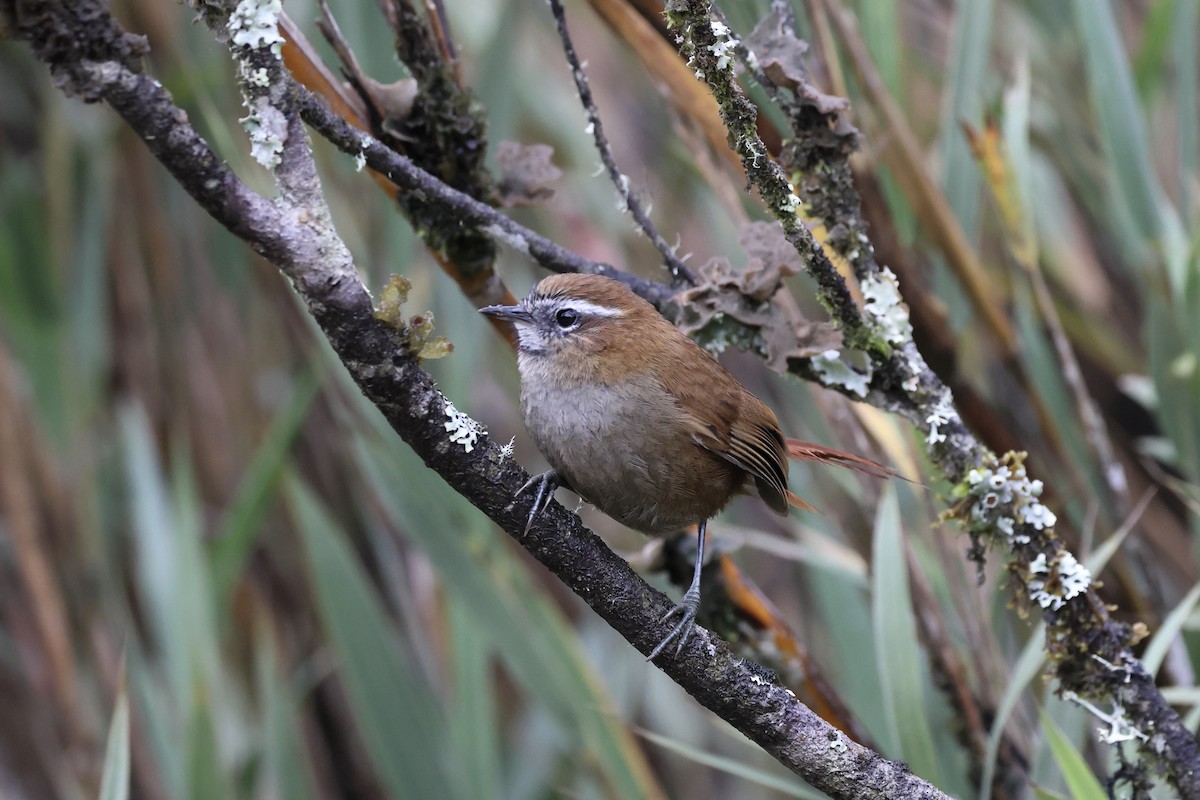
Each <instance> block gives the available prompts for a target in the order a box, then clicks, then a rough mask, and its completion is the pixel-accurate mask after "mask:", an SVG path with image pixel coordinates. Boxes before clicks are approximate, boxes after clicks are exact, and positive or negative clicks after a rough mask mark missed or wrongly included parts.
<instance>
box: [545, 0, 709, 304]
mask: <svg viewBox="0 0 1200 800" xmlns="http://www.w3.org/2000/svg"><path fill="white" fill-rule="evenodd" d="M550 12H551V13H552V14H554V22H555V24H556V25H557V26H558V37H559V39H561V40H562V48H563V53H565V54H566V56H567V63H568V64H570V65H571V77H572V78H574V79H575V89H576V90H577V91H578V92H579V102H580V103H582V104H583V111H584V113H585V114H587V118H588V130H589V131H590V132H591V134H592V138H593V139H594V140H595V142H596V152H598V153H599V154H600V161H601V162H603V164H604V169H605V171H606V172H607V173H608V177H609V179H610V180H612V182H613V186H615V187H616V189H617V193H618V194H620V195H621V202H622V203H624V205H625V208H626V209H628V210H629V213H630V214H631V215H632V216H633V219H634V221H635V222H636V223H637V224H638V227H639V228H640V229H641V231H642V233H644V234H645V235H646V238H648V239H649V240H650V241H651V242H653V244H654V246H655V247H656V248H657V249H658V252H659V253H660V254H662V257H663V263H664V264H666V267H667V270H668V271H669V272H670V273H671V280H672V282H673V283H674V284H675V286H676V287H680V286H684V285H686V286H695V285H696V276H695V275H693V274H692V271H691V270H690V269H688V267H687V265H685V264H684V263H683V262H682V261H681V260H680V259H679V256H677V255H675V248H673V247H672V246H671V245H669V244H667V241H666V240H665V239H663V237H662V236H661V235H660V234H659V232H658V229H657V228H655V227H654V223H653V222H651V221H650V216H649V214H647V213H646V210H645V209H644V208H642V203H641V201H640V200H638V198H637V195H636V194H635V193H634V191H633V188H632V186H631V185H630V182H629V177H628V176H627V175H623V174H622V173H621V170H620V169H618V168H617V162H616V159H614V158H613V154H612V148H611V147H610V146H609V144H608V137H607V136H605V135H604V125H603V124H602V123H601V122H600V110H599V109H598V108H596V100H595V98H593V97H592V88H591V86H590V85H589V83H588V79H587V73H585V72H584V71H583V64H582V63H580V61H579V56H578V55H577V54H576V53H575V45H574V44H572V43H571V34H570V32H569V31H568V30H567V14H566V11H564V10H563V6H562V0H550Z"/></svg>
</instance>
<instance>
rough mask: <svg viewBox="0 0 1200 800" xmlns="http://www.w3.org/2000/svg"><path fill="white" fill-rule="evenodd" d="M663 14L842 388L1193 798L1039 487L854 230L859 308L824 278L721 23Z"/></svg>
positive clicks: (1198, 790)
mask: <svg viewBox="0 0 1200 800" xmlns="http://www.w3.org/2000/svg"><path fill="white" fill-rule="evenodd" d="M667 15H668V19H669V21H670V22H671V24H672V25H673V26H674V27H675V28H677V29H678V30H679V31H681V32H682V34H683V35H682V37H681V40H680V41H681V44H680V54H681V55H682V56H683V57H684V58H686V59H688V62H689V64H691V65H692V66H693V67H694V68H695V69H696V74H697V76H698V77H700V78H702V79H703V80H704V81H705V82H706V83H707V84H708V86H709V88H710V89H711V90H712V92H713V95H714V96H715V97H716V99H717V102H718V104H719V106H720V109H721V116H722V119H724V120H725V124H726V126H727V128H728V129H729V141H730V144H731V146H732V147H733V148H734V149H735V150H736V151H737V152H738V154H739V155H740V157H741V159H742V163H743V164H744V165H745V166H746V171H747V176H748V178H749V180H750V183H751V185H752V186H753V187H754V188H755V189H757V190H758V191H759V193H760V194H761V195H762V196H763V198H764V200H765V201H766V204H767V207H768V208H769V209H770V210H771V212H772V213H773V214H774V215H775V216H776V218H777V219H778V220H779V222H780V224H781V225H782V227H783V229H784V231H785V232H787V234H788V239H789V241H792V242H793V244H794V245H795V246H796V249H797V252H799V254H800V255H801V257H803V258H804V259H805V260H806V262H807V266H808V269H809V271H810V273H811V274H812V275H813V277H814V278H816V280H817V282H818V284H819V286H820V287H821V292H822V296H823V299H824V301H825V305H826V307H827V308H828V309H829V311H830V313H831V314H832V315H833V316H834V318H835V320H836V321H838V322H839V323H841V324H842V326H843V327H844V328H845V330H846V332H847V337H846V343H847V345H848V346H850V347H852V348H854V349H857V350H859V351H861V352H863V353H865V354H866V356H867V357H868V358H869V359H870V380H869V384H865V385H863V384H859V383H852V384H850V385H851V386H858V385H862V387H863V388H862V391H861V392H859V393H860V394H861V396H862V397H863V398H864V399H866V400H867V401H868V402H871V403H872V404H874V405H877V406H879V407H881V408H885V409H890V410H893V411H896V412H898V413H902V414H904V415H905V416H907V417H909V418H910V419H912V420H913V421H914V422H915V423H917V425H918V426H919V427H920V428H921V429H922V430H923V431H924V432H925V441H926V445H927V448H928V451H929V455H930V457H931V459H932V461H933V462H934V463H935V464H936V465H937V466H938V467H939V468H940V470H941V471H942V473H943V474H944V475H945V477H946V478H947V479H948V480H949V481H950V483H951V484H953V485H954V486H955V487H956V489H955V492H956V498H955V500H956V502H955V504H954V505H953V506H952V507H951V508H950V509H949V510H948V511H947V512H946V514H945V516H946V517H947V518H954V519H957V520H959V521H961V523H962V524H963V526H964V527H965V529H966V530H967V531H968V533H969V534H970V535H971V536H972V540H973V541H974V542H975V544H976V553H977V555H978V557H980V558H981V557H982V552H983V545H984V544H985V543H996V544H1000V545H1002V546H1004V547H1006V548H1007V550H1008V555H1009V558H1010V561H1009V565H1008V566H1009V573H1010V576H1011V577H1012V579H1013V580H1012V586H1013V587H1014V588H1015V590H1016V591H1017V593H1018V596H1019V598H1020V602H1021V603H1022V606H1023V607H1031V606H1032V607H1034V608H1037V609H1038V610H1039V611H1041V613H1042V615H1043V617H1044V619H1045V621H1046V624H1047V634H1046V636H1047V639H1046V642H1047V650H1048V652H1049V653H1050V655H1051V661H1052V664H1053V669H1054V674H1055V676H1056V677H1057V678H1058V679H1059V684H1060V688H1061V690H1063V691H1065V692H1072V693H1075V695H1076V696H1078V697H1081V698H1083V699H1086V700H1088V701H1090V702H1092V703H1096V704H1110V705H1111V706H1112V709H1113V711H1112V715H1115V716H1118V717H1120V718H1121V719H1123V720H1125V721H1126V722H1127V723H1128V725H1129V727H1130V728H1131V729H1134V730H1137V731H1138V732H1139V733H1141V734H1143V736H1142V737H1133V738H1134V739H1135V740H1136V741H1137V744H1138V747H1139V749H1140V753H1141V757H1142V759H1143V760H1144V762H1145V763H1146V764H1147V765H1150V766H1153V767H1157V768H1161V769H1162V770H1163V771H1164V772H1165V774H1166V776H1167V778H1168V780H1169V781H1170V782H1171V783H1172V785H1173V786H1174V787H1175V789H1176V790H1177V791H1178V793H1179V794H1180V796H1181V797H1187V798H1200V747H1198V746H1197V742H1196V739H1195V738H1194V737H1193V736H1192V735H1191V732H1190V731H1188V730H1187V729H1186V728H1185V727H1184V726H1183V725H1182V723H1181V721H1180V719H1179V717H1178V715H1177V714H1176V713H1175V711H1174V710H1173V709H1171V707H1170V706H1169V705H1167V703H1166V701H1165V700H1164V698H1163V696H1162V694H1161V693H1160V692H1159V691H1158V689H1157V687H1156V686H1155V684H1154V679H1153V676H1151V675H1150V674H1149V673H1147V672H1146V670H1145V668H1144V667H1143V666H1142V664H1141V662H1140V661H1138V660H1137V658H1136V657H1135V656H1134V655H1133V652H1132V649H1131V645H1132V632H1131V630H1130V628H1129V626H1127V625H1124V624H1121V623H1118V622H1117V621H1115V620H1114V619H1113V618H1112V616H1111V615H1110V613H1109V611H1108V608H1107V607H1106V606H1105V604H1104V603H1103V601H1102V600H1101V599H1100V598H1099V596H1098V595H1097V594H1096V593H1095V591H1094V589H1093V588H1092V587H1091V576H1090V575H1089V574H1088V571H1087V570H1086V569H1084V568H1083V566H1082V565H1081V564H1079V562H1078V561H1077V560H1076V559H1075V557H1074V556H1073V555H1072V554H1071V553H1070V552H1069V551H1068V550H1067V549H1066V548H1065V547H1064V546H1063V544H1062V542H1061V541H1060V540H1059V539H1058V538H1057V536H1056V535H1055V533H1054V529H1053V526H1054V524H1055V517H1054V514H1053V513H1052V512H1051V511H1050V510H1049V509H1048V508H1047V507H1046V506H1044V505H1043V504H1042V503H1041V502H1039V500H1038V496H1039V495H1040V493H1041V482H1040V481H1037V480H1034V479H1032V478H1030V477H1029V476H1028V475H1027V474H1026V471H1025V468H1024V465H1023V455H1022V454H1013V453H1010V454H1008V455H1006V456H1004V457H1003V458H997V457H996V456H995V455H994V454H992V453H990V452H988V451H987V449H986V448H984V447H983V446H982V445H981V444H980V443H979V442H978V440H977V439H976V438H975V437H974V435H972V434H971V433H970V431H968V430H967V429H966V428H965V426H964V425H963V424H962V421H961V419H960V417H959V415H958V412H957V410H956V409H955V407H954V403H953V398H952V396H951V394H950V392H949V390H948V389H947V388H946V387H945V385H944V384H943V383H942V382H941V380H940V379H939V378H938V377H937V376H936V375H935V374H934V373H933V372H932V371H931V370H930V369H929V368H928V366H927V365H926V364H925V362H924V359H923V358H922V357H921V355H920V353H919V352H918V351H917V349H916V346H915V344H913V342H912V331H911V326H909V325H908V322H907V312H906V311H905V309H904V306H903V304H902V302H901V297H900V294H899V287H898V286H897V285H896V281H895V279H894V276H892V275H891V274H890V273H889V272H888V271H887V270H886V269H882V268H880V267H878V266H877V265H875V264H874V261H873V259H872V258H870V256H869V253H870V243H869V241H867V240H866V238H865V236H861V237H856V238H858V239H859V241H858V242H857V243H856V246H857V247H858V249H859V251H860V252H859V255H860V257H858V258H856V259H852V263H854V266H855V272H856V275H857V276H858V277H859V279H860V283H861V285H862V288H863V295H864V298H865V300H866V303H865V308H862V309H860V308H858V306H857V305H854V306H853V308H847V306H846V305H845V303H843V302H841V301H840V300H839V298H840V297H841V292H840V291H839V290H838V288H837V280H840V278H837V280H835V278H834V276H835V275H836V272H835V271H834V270H833V266H832V264H831V263H830V261H829V259H828V257H827V256H826V254H825V253H824V252H823V251H822V250H821V247H820V245H819V244H818V243H817V242H816V240H815V239H814V238H813V237H812V235H811V233H809V232H808V231H807V229H806V228H805V227H804V225H803V224H802V223H800V222H799V221H798V217H797V215H796V213H795V211H796V206H797V205H798V204H799V202H800V201H799V198H798V197H797V196H796V195H794V194H791V195H790V198H789V193H790V192H791V191H792V189H791V187H790V184H789V183H788V181H787V180H786V178H785V177H784V174H783V171H782V169H780V167H779V166H778V165H776V164H775V163H774V162H773V161H772V160H771V159H769V158H766V157H765V155H764V153H765V149H764V145H763V143H762V140H761V139H760V138H759V137H758V134H757V131H756V129H755V127H754V121H755V119H756V113H755V111H756V110H755V109H754V107H753V105H752V104H751V103H750V101H749V100H748V99H747V98H746V96H745V94H744V93H743V92H742V90H741V88H740V87H739V86H738V85H737V82H736V80H735V77H734V74H733V66H732V59H731V58H730V55H729V54H730V53H731V52H732V51H733V50H734V47H735V41H734V38H733V37H732V36H731V32H730V31H729V29H728V27H727V26H726V25H725V24H724V23H723V22H721V21H720V20H719V19H717V18H716V17H714V16H713V15H712V13H711V7H710V4H709V2H707V0H671V2H669V3H668V5H667ZM800 121H801V122H803V120H800ZM794 122H796V120H794ZM805 132H806V130H805V128H804V126H803V125H797V131H796V134H797V137H796V138H797V140H800V141H801V142H803V141H804V140H805ZM787 150H788V145H785V152H787ZM818 155H819V157H817V158H808V159H806V160H800V161H797V162H796V164H795V166H796V167H797V168H798V169H799V168H801V167H804V165H805V163H807V164H808V165H809V168H810V169H811V168H817V167H826V168H827V167H828V165H829V164H830V163H831V162H834V161H836V159H831V158H829V156H828V155H827V154H825V155H820V154H818ZM833 188H834V189H835V190H836V191H838V192H840V193H841V195H840V198H838V199H839V202H840V204H841V205H842V207H843V208H846V207H849V208H852V209H853V210H854V213H855V214H857V208H858V203H857V197H856V196H853V195H852V194H850V195H847V193H853V188H852V186H850V185H849V184H846V183H836V184H834V186H833ZM791 198H794V200H793V199H791ZM847 198H849V200H848V199H847ZM850 200H852V201H853V202H850ZM829 208H830V209H834V210H835V211H836V206H834V205H830V206H829ZM825 213H828V212H825ZM851 221H852V220H851ZM829 222H833V223H834V224H837V223H838V222H840V220H829V221H827V224H829ZM889 346H890V347H889ZM835 366H836V365H835V364H834V363H833V360H832V359H831V360H830V362H829V363H826V364H822V363H821V361H820V359H807V360H800V359H797V360H796V363H795V365H794V367H793V369H794V371H797V372H800V373H807V374H815V375H816V376H817V377H818V378H821V379H823V382H825V383H828V382H830V378H831V377H832V378H833V379H835V380H836V378H837V377H838V374H833V375H832V376H831V374H830V372H829V370H830V369H832V368H834V367H835ZM843 369H844V368H843ZM860 378H861V375H859V374H851V375H849V376H847V380H851V379H853V380H855V381H857V380H858V379H860Z"/></svg>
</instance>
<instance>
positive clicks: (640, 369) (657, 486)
mask: <svg viewBox="0 0 1200 800" xmlns="http://www.w3.org/2000/svg"><path fill="white" fill-rule="evenodd" d="M480 311H481V312H483V313H484V314H487V315H489V316H492V317H497V318H499V319H505V320H509V321H510V322H512V323H513V324H514V325H515V326H516V330H517V336H518V347H517V351H518V354H517V363H518V367H519V368H520V371H521V410H522V413H523V415H524V418H525V427H526V428H527V429H528V430H529V433H530V435H532V436H533V439H534V442H535V443H536V444H537V447H538V449H539V450H540V451H541V452H542V455H544V456H545V457H546V460H547V461H549V462H550V466H551V469H550V470H548V471H547V472H544V473H542V474H540V475H535V476H534V477H533V478H531V479H530V480H529V482H527V483H526V484H525V485H524V486H523V487H521V489H520V491H519V492H518V494H522V493H524V492H526V491H528V490H529V489H531V488H532V487H534V486H537V495H536V497H535V499H534V504H533V510H532V511H530V514H529V521H528V523H527V525H526V530H528V527H529V525H531V524H532V523H533V521H534V519H536V517H537V515H538V514H539V513H541V511H542V510H543V509H544V508H545V507H546V505H547V504H548V503H549V502H550V500H551V498H552V497H553V495H554V490H555V489H556V488H557V487H559V486H563V487H566V488H569V489H571V490H572V491H574V492H575V493H576V494H578V495H580V496H581V497H583V498H584V499H585V500H586V501H587V502H589V503H591V504H592V505H594V506H595V507H596V508H598V509H600V510H601V511H603V512H604V513H605V514H607V515H609V516H610V517H612V518H613V519H615V520H617V521H618V522H621V523H622V524H624V525H627V526H629V527H630V528H633V529H634V530H638V531H641V532H643V533H646V534H649V535H652V536H669V535H672V534H675V533H678V532H680V531H682V530H684V529H686V528H687V527H689V526H691V525H698V526H699V539H698V544H697V547H696V566H695V571H694V572H693V575H692V582H691V585H690V586H689V587H688V589H687V591H686V592H685V593H684V595H683V600H682V602H680V603H679V605H677V606H675V607H674V608H673V609H671V611H669V612H668V613H667V614H666V616H664V617H663V618H662V620H661V621H663V622H665V621H666V620H668V619H671V618H673V617H676V616H678V617H679V621H678V623H677V624H676V625H675V627H674V629H672V631H671V632H670V633H669V634H667V636H666V637H665V638H664V639H663V640H662V641H661V642H659V644H658V646H657V647H655V648H654V650H653V651H652V652H651V653H650V655H649V656H648V659H647V660H652V659H654V658H655V657H656V656H658V654H659V653H661V652H662V651H663V649H664V648H665V647H666V646H667V645H668V644H669V643H670V642H672V641H675V640H678V649H677V650H676V652H677V653H678V652H679V650H682V649H683V645H684V643H685V642H686V641H687V639H688V636H689V635H690V634H691V631H692V626H693V624H694V622H695V617H696V611H697V609H698V608H699V605H700V571H701V567H702V566H703V561H704V538H705V528H706V526H707V523H708V520H709V519H710V518H711V517H713V516H714V515H716V514H717V513H718V512H719V511H721V509H723V508H724V507H725V506H726V504H728V503H729V501H730V500H731V499H732V498H733V496H734V495H736V494H740V493H751V492H754V493H757V494H758V496H759V497H760V498H762V501H763V502H764V503H766V504H767V506H768V507H770V509H771V510H772V511H774V512H775V513H777V514H781V515H786V514H787V512H788V507H789V506H796V507H799V508H806V509H810V510H811V509H812V506H810V505H809V504H808V503H806V502H804V501H803V500H801V499H800V498H799V497H797V496H796V495H794V494H792V493H791V492H790V491H788V488H787V478H788V457H789V455H790V456H791V457H795V458H803V459H809V460H817V461H824V462H827V463H834V464H840V465H842V466H848V467H851V468H854V469H859V470H861V471H863V472H867V473H870V474H874V475H880V476H883V475H888V474H891V471H890V470H888V469H887V468H886V467H883V466H881V465H879V464H876V463H875V462H873V461H869V460H867V459H864V458H860V457H859V456H855V455H852V454H850V453H844V452H842V451H840V450H833V449H831V448H825V447H821V446H819V445H812V444H808V443H806V442H798V441H795V440H785V439H784V437H783V433H782V432H781V431H780V429H779V422H778V420H776V418H775V414H774V413H773V412H772V411H771V409H769V408H767V406H766V405H764V404H763V402H762V401H761V400H759V399H758V398H757V397H755V396H754V395H753V394H751V393H750V391H749V390H748V389H746V387H744V386H742V384H740V383H739V382H738V381H737V379H736V378H734V377H733V376H732V375H730V374H729V373H728V372H727V371H726V370H725V368H724V367H722V366H721V365H720V364H719V363H717V360H716V359H715V358H713V357H712V356H711V355H710V354H709V353H708V352H707V351H706V350H704V349H703V348H702V347H700V346H699V345H697V344H696V343H695V342H693V341H692V340H691V339H689V338H688V337H687V336H685V335H683V334H682V333H680V332H679V331H678V330H677V329H676V328H675V326H674V325H672V324H671V323H670V322H668V321H667V320H666V319H664V318H663V317H662V315H660V314H659V313H658V311H657V310H655V308H654V307H653V306H652V305H650V304H649V303H647V302H646V301H645V300H643V299H642V298H640V297H638V296H637V295H635V294H634V293H633V292H631V291H630V290H629V289H628V288H626V287H625V285H624V284H622V283H620V282H618V281H615V280H612V279H611V278H605V277H601V276H598V275H581V274H569V275H552V276H550V277H548V278H545V279H544V280H542V281H541V282H540V283H538V285H537V286H535V287H534V288H533V290H532V291H531V292H530V293H529V296H528V297H526V298H525V299H524V300H523V301H522V302H521V303H520V305H515V306H488V307H486V308H482V309H480ZM751 487H753V488H751Z"/></svg>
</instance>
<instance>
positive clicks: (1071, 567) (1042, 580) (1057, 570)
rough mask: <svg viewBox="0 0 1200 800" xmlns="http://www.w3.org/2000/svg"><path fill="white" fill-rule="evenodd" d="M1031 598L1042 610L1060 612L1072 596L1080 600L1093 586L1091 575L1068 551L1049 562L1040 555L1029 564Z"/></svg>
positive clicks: (1044, 556) (1043, 555)
mask: <svg viewBox="0 0 1200 800" xmlns="http://www.w3.org/2000/svg"><path fill="white" fill-rule="evenodd" d="M1029 575H1030V577H1029V583H1028V588H1029V599H1030V600H1032V601H1033V602H1035V603H1037V604H1038V605H1039V606H1041V607H1042V608H1048V609H1050V610H1051V611H1058V610H1059V609H1060V608H1062V607H1063V606H1064V605H1065V604H1066V602H1067V601H1068V600H1070V599H1071V598H1072V597H1077V596H1078V595H1081V594H1083V593H1084V592H1086V591H1087V590H1088V587H1089V586H1091V585H1092V573H1091V572H1089V571H1088V568H1087V567H1085V566H1083V564H1080V563H1079V562H1078V561H1076V560H1075V556H1073V555H1071V554H1070V553H1067V552H1062V553H1059V555H1058V556H1057V557H1056V558H1054V559H1053V560H1048V559H1047V558H1046V554H1045V553H1038V555H1037V558H1035V559H1034V560H1033V561H1032V562H1030V564H1029Z"/></svg>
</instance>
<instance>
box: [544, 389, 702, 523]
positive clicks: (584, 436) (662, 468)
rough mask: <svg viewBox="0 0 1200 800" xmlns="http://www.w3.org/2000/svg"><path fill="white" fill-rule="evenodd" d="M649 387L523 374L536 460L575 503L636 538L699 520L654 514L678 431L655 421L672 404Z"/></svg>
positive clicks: (664, 488)
mask: <svg viewBox="0 0 1200 800" xmlns="http://www.w3.org/2000/svg"><path fill="white" fill-rule="evenodd" d="M523 366H524V367H525V368H526V369H530V368H532V369H537V368H536V367H533V366H532V365H523ZM530 378H533V379H532V380H531V379H530ZM652 380H653V379H652V378H651V377H650V376H644V378H643V379H642V380H640V381H639V380H636V379H635V380H631V381H628V382H626V383H624V384H623V385H622V386H621V387H619V388H616V387H611V386H603V385H599V384H591V385H586V386H579V385H575V386H566V385H564V384H563V383H562V382H560V381H558V380H556V378H554V377H551V376H547V375H544V374H543V375H538V376H532V375H528V374H527V375H526V376H525V380H523V381H522V389H521V408H522V411H523V413H524V416H525V426H526V428H528V429H529V433H530V435H531V436H532V437H533V439H534V441H535V443H536V444H537V446H538V449H539V450H541V452H542V455H544V456H545V457H546V460H547V461H549V462H550V465H551V466H552V467H554V469H556V470H558V472H559V473H560V474H561V475H562V476H563V477H564V478H566V480H567V481H568V482H569V483H570V484H571V487H572V488H573V489H574V490H575V491H576V492H578V493H579V494H580V496H582V497H583V498H584V499H585V500H587V501H588V502H589V503H591V504H592V505H594V506H596V507H597V508H599V509H600V510H601V511H603V512H604V513H605V514H608V515H609V516H610V517H612V518H614V519H616V520H617V521H618V522H621V523H622V524H624V525H627V526H629V527H631V528H634V529H635V530H640V531H644V532H647V533H666V532H671V531H675V530H679V529H681V528H683V527H685V526H686V525H689V524H692V523H694V522H698V521H699V520H692V519H687V520H682V519H675V518H671V517H670V516H669V515H668V514H666V513H665V510H664V509H662V508H660V500H661V499H662V498H663V497H664V496H665V495H666V493H668V492H670V491H671V490H672V488H671V469H670V467H671V465H670V464H669V463H668V462H667V460H666V459H667V458H668V454H669V453H671V452H674V449H675V448H678V447H679V443H672V442H670V441H668V438H669V436H668V434H667V429H677V428H676V426H664V425H662V424H661V420H660V418H661V415H662V414H663V408H664V404H665V405H666V407H667V408H670V407H671V405H672V403H671V402H670V401H669V399H668V398H667V397H666V395H665V393H664V392H663V390H662V389H661V388H660V387H659V386H658V384H657V383H656V382H654V383H651V381H652ZM656 415H657V418H656Z"/></svg>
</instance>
